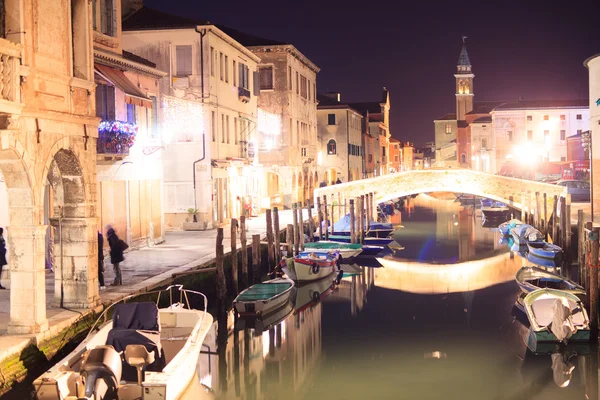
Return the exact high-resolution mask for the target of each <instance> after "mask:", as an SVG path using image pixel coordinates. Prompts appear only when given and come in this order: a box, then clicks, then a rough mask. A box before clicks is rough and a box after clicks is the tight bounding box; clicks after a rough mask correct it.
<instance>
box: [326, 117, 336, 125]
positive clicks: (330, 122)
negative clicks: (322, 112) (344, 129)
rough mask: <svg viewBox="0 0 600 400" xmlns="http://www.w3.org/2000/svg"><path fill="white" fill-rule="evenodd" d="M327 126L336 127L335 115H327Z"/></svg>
mask: <svg viewBox="0 0 600 400" xmlns="http://www.w3.org/2000/svg"><path fill="white" fill-rule="evenodd" d="M327 125H335V114H327Z"/></svg>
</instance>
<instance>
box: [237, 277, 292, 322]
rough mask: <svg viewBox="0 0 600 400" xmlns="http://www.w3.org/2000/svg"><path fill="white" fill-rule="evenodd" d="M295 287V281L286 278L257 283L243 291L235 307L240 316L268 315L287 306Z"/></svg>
mask: <svg viewBox="0 0 600 400" xmlns="http://www.w3.org/2000/svg"><path fill="white" fill-rule="evenodd" d="M295 286H296V285H295V283H294V281H293V280H291V279H286V278H276V279H271V280H269V281H265V282H262V283H257V284H255V285H252V286H250V287H249V288H247V289H245V290H243V291H242V292H241V293H240V294H239V295H238V296H237V297H236V298H235V300H233V306H234V308H235V310H236V311H237V312H238V313H239V314H240V315H250V316H256V315H263V316H264V315H268V314H270V313H272V312H274V311H276V310H278V309H279V308H281V307H283V306H284V305H285V304H287V302H288V301H289V300H290V297H291V295H292V292H293V290H294V287H295Z"/></svg>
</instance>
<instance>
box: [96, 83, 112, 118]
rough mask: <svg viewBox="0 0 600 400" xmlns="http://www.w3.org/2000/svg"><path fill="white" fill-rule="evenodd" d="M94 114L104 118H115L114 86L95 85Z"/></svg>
mask: <svg viewBox="0 0 600 400" xmlns="http://www.w3.org/2000/svg"><path fill="white" fill-rule="evenodd" d="M96 116H97V117H100V118H102V119H104V120H114V119H115V88H114V87H112V86H108V85H103V84H98V86H97V87H96Z"/></svg>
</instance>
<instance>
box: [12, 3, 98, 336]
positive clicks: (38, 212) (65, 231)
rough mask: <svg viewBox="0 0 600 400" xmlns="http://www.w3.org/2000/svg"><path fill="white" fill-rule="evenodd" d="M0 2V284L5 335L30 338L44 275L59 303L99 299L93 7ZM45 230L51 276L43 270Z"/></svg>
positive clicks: (41, 319)
mask: <svg viewBox="0 0 600 400" xmlns="http://www.w3.org/2000/svg"><path fill="white" fill-rule="evenodd" d="M2 5H3V7H2V8H1V9H0V20H1V22H2V24H0V27H1V30H0V36H1V37H0V54H1V55H2V57H0V63H1V68H0V71H1V72H0V73H1V77H2V79H0V138H1V141H0V142H1V145H2V148H1V149H0V171H1V173H2V179H1V183H0V192H4V196H0V197H2V198H4V199H5V202H4V204H2V205H0V208H4V209H8V220H7V221H6V220H5V221H2V222H1V224H2V225H3V227H4V228H5V233H4V235H5V238H6V239H7V246H8V258H9V266H8V267H9V268H6V267H5V268H4V270H9V276H6V275H5V276H3V277H2V278H3V279H2V285H3V286H10V322H9V325H8V332H9V333H11V334H23V333H25V334H30V333H36V332H41V331H44V330H46V329H47V327H48V322H47V318H46V279H53V280H55V288H56V290H57V293H56V295H55V299H56V303H58V304H57V305H60V306H62V307H66V308H87V307H90V306H93V305H96V304H97V303H98V301H99V297H98V280H97V236H96V231H97V229H98V218H97V203H96V138H97V131H98V130H97V129H98V118H96V117H95V101H94V90H95V89H94V87H95V85H94V69H93V52H92V26H91V20H92V8H91V3H90V2H89V1H88V0H71V1H67V0H56V1H52V2H50V1H36V2H19V1H5V2H2ZM75 32H76V34H74V33H75ZM49 225H52V226H54V228H50V229H49V228H48V226H49ZM47 231H48V232H50V235H51V237H52V238H53V243H54V274H52V273H50V272H49V271H47V270H46V269H45V259H46V257H45V253H46V251H45V249H47V244H46V236H47Z"/></svg>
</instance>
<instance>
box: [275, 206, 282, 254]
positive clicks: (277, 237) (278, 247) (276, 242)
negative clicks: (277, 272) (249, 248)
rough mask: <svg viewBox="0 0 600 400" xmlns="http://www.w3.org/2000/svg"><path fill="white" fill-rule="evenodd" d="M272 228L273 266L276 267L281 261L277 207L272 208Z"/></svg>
mask: <svg viewBox="0 0 600 400" xmlns="http://www.w3.org/2000/svg"><path fill="white" fill-rule="evenodd" d="M273 226H274V229H273V230H274V232H275V265H277V263H278V262H279V260H281V243H279V240H280V239H279V238H280V234H281V231H280V229H279V209H278V208H277V207H273Z"/></svg>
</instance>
